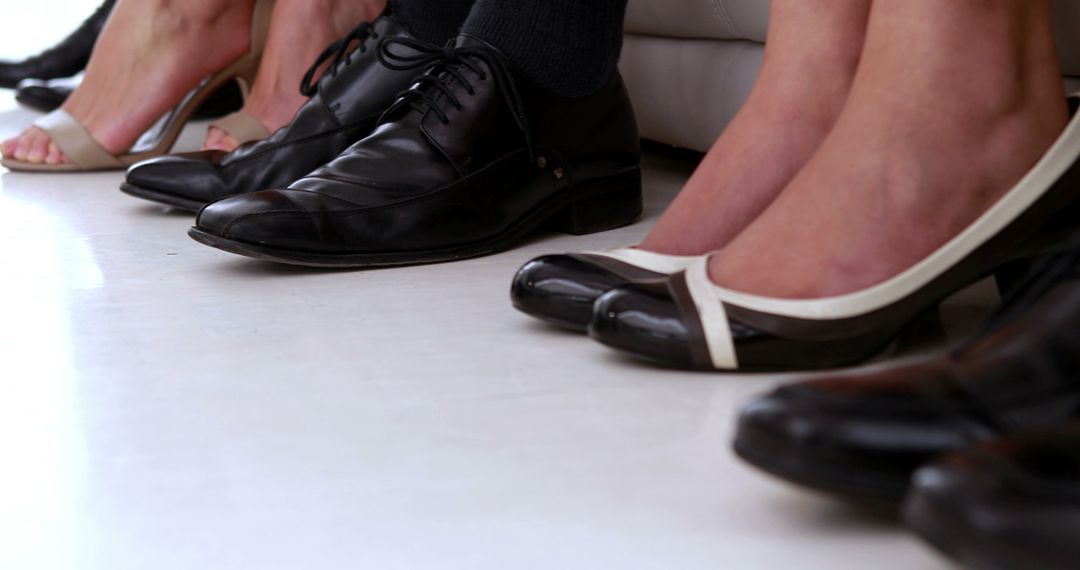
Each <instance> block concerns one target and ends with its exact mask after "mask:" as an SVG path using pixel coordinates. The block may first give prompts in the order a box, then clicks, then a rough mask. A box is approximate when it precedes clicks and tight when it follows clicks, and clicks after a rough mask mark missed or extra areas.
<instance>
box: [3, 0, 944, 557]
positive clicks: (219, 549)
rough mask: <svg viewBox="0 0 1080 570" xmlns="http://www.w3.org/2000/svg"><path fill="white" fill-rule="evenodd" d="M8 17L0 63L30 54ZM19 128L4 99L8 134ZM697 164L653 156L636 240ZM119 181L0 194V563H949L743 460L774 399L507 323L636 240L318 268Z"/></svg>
mask: <svg viewBox="0 0 1080 570" xmlns="http://www.w3.org/2000/svg"><path fill="white" fill-rule="evenodd" d="M3 4H7V2H4V3H3ZM39 4H43V5H49V6H52V7H53V8H54V9H57V7H63V6H79V7H80V8H79V9H82V10H85V7H86V6H88V5H90V6H92V5H93V2H89V1H78V2H76V1H70V2H59V1H47V0H42V2H40V3H39ZM26 13H27V17H28V18H31V19H32V20H34V21H35V22H38V23H39V24H40V23H41V22H43V21H45V19H44V17H43V14H47V13H48V10H47V9H46V8H44V7H41V8H33V9H28V10H27V11H26ZM13 14H14V12H13V11H11V10H8V11H5V15H4V18H3V21H4V23H3V26H4V29H5V30H7V31H9V32H10V34H9V35H8V36H5V37H3V39H2V43H0V56H6V55H18V54H19V53H23V52H26V51H32V49H31V48H34V47H38V46H40V45H45V44H47V40H48V39H49V38H39V37H36V36H34V35H32V34H28V33H27V32H25V31H24V32H22V35H20V34H19V32H18V30H19V29H20V28H19V27H17V26H14V25H13V24H12V22H13V21H14V20H15V19H16V18H15V16H14V15H13ZM78 19H79V18H78V17H73V18H68V19H67V20H66V21H67V22H68V23H69V24H70V22H72V21H77V20H78ZM20 38H21V40H20ZM17 40H18V41H17ZM32 119H33V115H32V114H30V113H28V112H25V111H22V110H19V109H17V108H16V107H15V105H14V103H13V101H12V100H11V96H10V94H9V93H7V92H0V135H4V136H6V135H9V134H12V133H14V132H16V131H18V130H19V129H20V128H21V127H23V126H25V125H26V124H28V123H29V122H30V121H31V120H32ZM691 166H692V165H690V164H687V163H684V162H679V161H673V160H671V159H661V158H656V157H652V158H650V165H649V169H648V175H647V184H648V189H649V206H650V207H649V216H648V218H649V219H654V218H655V216H656V215H657V214H658V211H659V210H660V209H661V208H662V207H663V204H664V203H665V202H666V201H667V200H668V199H670V197H671V196H672V195H673V193H674V192H675V191H676V190H677V189H678V187H679V185H680V183H681V181H682V180H683V179H684V177H685V176H686V174H687V173H688V171H689V168H690V167H691ZM120 179H121V175H120V174H93V175H20V174H12V173H4V174H2V175H0V260H2V262H3V263H2V267H3V269H2V278H0V283H2V287H3V289H2V291H3V294H2V295H0V318H2V319H3V324H4V326H3V327H2V328H0V386H2V392H0V457H2V458H3V464H2V465H3V466H2V468H0V569H4V570H8V569H10V570H39V569H40V570H45V569H48V570H54V569H56V570H60V569H64V570H68V569H71V570H76V569H77V570H91V569H92V570H99V569H100V570H106V569H107V570H136V569H138V570H143V569H147V568H154V569H156V570H173V569H175V570H191V569H201V570H219V569H220V570H235V569H242V568H259V569H263V570H277V569H296V568H318V569H321V570H331V569H356V568H371V569H379V570H392V569H470V570H481V569H482V570H489V569H490V570H507V569H515V570H518V569H566V570H569V569H582V570H595V569H606V568H611V569H620V570H634V569H654V568H655V569H685V570H691V569H703V570H704V569H709V570H715V569H776V568H787V567H791V568H799V569H801V570H815V569H820V570H826V569H828V570H835V569H838V568H841V569H849V568H850V569H865V568H874V569H875V570H894V569H895V570H940V569H942V568H946V567H947V566H946V565H945V563H944V562H941V561H940V560H939V559H938V558H937V557H936V556H935V555H933V554H932V553H930V552H929V551H927V550H925V549H924V548H923V547H922V546H921V545H920V544H919V543H918V542H917V541H915V540H914V539H912V538H910V537H909V536H908V535H906V534H905V533H904V531H903V530H902V529H901V528H900V527H898V526H896V525H895V524H894V523H891V522H889V521H887V520H883V519H880V518H876V517H874V516H871V515H866V514H862V513H859V512H858V511H853V510H850V509H848V508H845V507H843V506H841V505H838V504H835V503H832V502H830V501H828V500H824V499H821V498H817V497H813V496H808V495H804V494H802V493H800V492H798V491H796V490H793V489H790V488H788V487H786V486H783V485H780V484H778V483H775V482H773V481H771V480H769V479H766V478H764V477H761V476H758V475H757V474H756V473H755V472H753V471H751V470H750V469H748V468H746V467H743V466H742V465H741V464H739V463H738V462H737V461H736V459H735V458H734V457H733V456H732V454H731V453H730V452H729V450H728V445H729V438H730V437H731V432H732V423H733V418H734V415H735V413H736V410H737V407H738V405H739V403H740V402H741V401H743V400H744V399H745V398H747V397H749V396H750V395H752V394H754V393H756V392H758V391H761V390H765V389H767V388H769V387H770V386H772V385H773V384H774V383H775V382H776V381H777V379H776V378H763V377H735V376H728V377H725V376H711V375H697V374H682V373H672V372H667V371H663V370H659V369H654V368H649V367H643V366H640V365H638V364H636V363H634V362H629V361H626V360H623V359H620V358H617V357H615V356H613V355H612V354H610V353H609V352H607V351H606V350H604V349H602V348H600V347H598V346H594V345H593V344H592V343H590V342H589V341H587V340H585V339H583V338H579V337H576V336H573V335H568V334H564V333H560V332H557V331H553V330H550V329H548V328H545V327H543V326H539V325H537V324H534V323H532V322H530V321H529V320H528V319H527V318H525V317H523V316H521V315H518V314H516V313H515V312H514V311H513V310H512V309H511V307H510V305H509V303H508V302H507V298H506V297H507V289H508V283H509V278H510V276H511V274H512V273H513V271H514V270H515V269H516V268H517V267H518V266H519V265H520V264H521V263H523V262H524V261H526V260H528V259H529V258H531V257H533V256H535V255H538V254H541V253H545V252H552V251H564V250H578V249H586V248H598V247H609V246H610V247H614V246H619V245H624V244H627V243H631V242H634V241H635V240H636V239H638V238H639V237H640V236H641V235H642V234H643V233H644V232H645V231H646V228H647V227H648V220H646V221H645V222H643V223H641V224H638V225H636V226H634V227H630V228H626V229H623V230H619V231H616V232H611V233H608V234H603V235H599V236H592V237H585V238H571V237H566V236H545V237H543V238H541V239H538V240H536V241H534V242H532V243H530V244H528V245H526V246H525V247H523V248H522V249H519V250H517V251H513V252H510V253H506V254H504V255H500V256H496V257H492V258H487V259H481V260H475V261H469V262H464V263H458V264H454V265H443V266H434V267H422V268H412V269H401V270H393V271H377V272H368V273H325V272H321V273H320V272H310V271H301V270H294V269H287V268H279V267H274V266H270V265H265V264H260V263H255V262H250V261H247V260H245V259H240V258H234V257H230V256H228V255H226V254H223V253H219V252H217V251H213V250H210V249H207V248H205V247H203V246H200V245H198V244H196V243H195V242H193V241H191V240H189V239H188V238H187V237H186V236H185V233H184V232H185V230H186V229H187V227H188V226H189V224H190V221H191V219H190V217H189V216H185V215H180V214H176V213H170V212H167V211H164V210H162V209H159V208H156V207H153V206H150V205H147V204H143V203H140V202H139V201H137V200H134V199H132V198H129V197H126V196H124V195H122V194H120V193H119V192H118V191H117V185H118V183H119V181H120Z"/></svg>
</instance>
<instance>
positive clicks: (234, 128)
mask: <svg viewBox="0 0 1080 570" xmlns="http://www.w3.org/2000/svg"><path fill="white" fill-rule="evenodd" d="M210 126H211V127H215V128H218V129H221V130H223V131H225V132H226V133H229V135H230V136H232V138H233V140H235V141H236V143H237V144H244V143H249V142H255V141H261V140H263V139H265V138H268V137H269V136H270V132H269V131H267V130H266V127H265V126H263V124H262V122H261V121H259V120H258V119H256V118H255V117H254V116H252V115H251V114H249V113H245V112H244V111H237V112H235V113H233V114H231V115H229V116H227V117H223V118H221V119H218V120H217V121H214V122H213V123H211V124H210Z"/></svg>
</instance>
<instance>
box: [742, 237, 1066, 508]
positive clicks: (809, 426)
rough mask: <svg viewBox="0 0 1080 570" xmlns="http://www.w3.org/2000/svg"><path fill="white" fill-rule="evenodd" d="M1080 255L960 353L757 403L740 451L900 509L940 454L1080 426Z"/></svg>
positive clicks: (790, 473)
mask: <svg viewBox="0 0 1080 570" xmlns="http://www.w3.org/2000/svg"><path fill="white" fill-rule="evenodd" d="M1075 257H1076V256H1075V255H1072V254H1068V255H1063V256H1060V257H1058V258H1054V259H1052V260H1051V261H1050V262H1048V266H1047V267H1046V268H1044V269H1042V270H1040V271H1037V272H1036V273H1034V274H1033V275H1034V277H1033V278H1032V281H1033V283H1034V284H1033V285H1032V286H1030V287H1027V288H1026V293H1024V294H1023V295H1020V296H1019V297H1018V299H1017V300H1015V301H1013V302H1012V303H1010V304H1009V305H1008V308H1007V309H1006V310H1005V312H1004V314H1003V316H1002V319H1003V320H1004V321H1005V323H1004V324H1001V325H998V326H996V327H995V328H993V329H992V330H991V331H990V332H988V333H986V334H984V335H983V336H981V337H980V338H978V339H977V340H975V341H973V342H971V343H969V344H968V345H965V346H963V347H961V348H959V349H957V350H954V351H952V352H950V353H947V354H945V355H943V356H939V357H935V358H930V359H927V360H923V361H919V362H913V363H908V364H901V365H894V366H891V367H888V368H883V369H879V370H876V371H869V372H865V373H861V374H849V375H842V376H836V377H824V378H820V379H815V380H810V381H807V382H803V383H800V384H795V385H792V386H787V387H783V388H780V389H779V390H777V391H775V392H773V393H772V394H770V395H768V396H766V397H764V398H761V399H758V400H756V401H753V402H751V403H750V404H749V405H747V406H746V408H745V409H744V411H743V413H742V416H741V418H740V420H739V428H738V432H737V436H736V440H735V450H736V452H737V453H738V454H739V455H740V456H741V457H742V458H743V459H745V460H747V461H748V462H750V463H751V464H753V465H755V466H757V467H759V468H761V469H763V470H764V471H766V472H769V473H771V474H773V475H776V476H778V477H781V478H783V479H786V480H788V481H791V482H794V483H797V484H800V485H804V486H807V487H811V488H814V489H818V490H823V491H826V492H829V493H834V494H838V495H841V496H844V497H848V498H854V499H864V500H868V501H874V502H878V503H885V504H891V505H895V504H896V503H897V502H898V501H899V500H900V499H901V498H902V497H903V496H904V494H905V492H906V491H907V488H908V483H909V481H910V478H911V474H912V472H914V471H915V470H916V469H917V468H918V467H920V466H922V465H923V464H924V463H926V462H927V461H928V460H930V459H932V458H933V457H935V456H937V455H940V454H943V453H947V452H952V451H956V450H960V449H964V448H966V447H968V446H970V445H971V444H973V443H975V442H979V441H983V440H988V439H995V438H998V437H1001V436H1005V435H1015V434H1021V433H1025V432H1032V431H1039V430H1043V429H1048V428H1052V427H1055V426H1058V425H1061V424H1063V423H1067V422H1070V421H1073V420H1077V419H1080V276H1078V275H1077V273H1076V266H1077V264H1076V260H1075Z"/></svg>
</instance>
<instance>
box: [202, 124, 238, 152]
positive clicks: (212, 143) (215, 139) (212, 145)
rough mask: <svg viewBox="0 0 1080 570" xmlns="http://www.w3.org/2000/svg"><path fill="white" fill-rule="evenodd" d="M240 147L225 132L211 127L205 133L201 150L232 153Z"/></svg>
mask: <svg viewBox="0 0 1080 570" xmlns="http://www.w3.org/2000/svg"><path fill="white" fill-rule="evenodd" d="M238 146H240V145H238V144H236V139H234V138H232V136H231V135H229V134H228V133H226V132H225V131H223V130H221V129H218V128H216V127H211V128H210V130H209V131H207V133H206V142H205V143H203V150H222V151H225V152H232V151H234V150H236V147H238Z"/></svg>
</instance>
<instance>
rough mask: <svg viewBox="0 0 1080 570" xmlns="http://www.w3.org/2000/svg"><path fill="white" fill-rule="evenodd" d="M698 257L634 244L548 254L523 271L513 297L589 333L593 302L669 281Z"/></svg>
mask: <svg viewBox="0 0 1080 570" xmlns="http://www.w3.org/2000/svg"><path fill="white" fill-rule="evenodd" d="M695 259H697V258H696V257H691V256H677V255H664V254H660V253H654V252H650V251H645V250H641V249H636V248H629V247H628V248H620V249H614V250H610V251H590V252H583V253H568V254H565V255H547V256H544V257H540V258H537V259H534V260H532V261H530V262H528V263H526V264H525V265H524V266H523V267H522V268H521V269H520V270H518V272H517V274H516V275H514V280H513V283H512V285H511V288H510V299H511V302H513V304H514V307H515V308H517V309H518V310H519V311H521V312H523V313H525V314H526V315H529V316H531V317H535V318H538V319H540V320H542V321H545V322H547V323H550V324H553V325H556V326H559V327H563V328H567V329H570V330H573V331H577V332H585V331H586V330H587V329H588V326H589V321H590V320H592V311H593V304H594V303H595V302H596V300H597V299H599V298H600V297H601V296H603V295H604V294H606V293H608V292H609V291H611V290H612V289H615V288H616V287H620V286H623V285H627V284H629V283H632V282H635V281H655V280H658V279H665V278H667V277H669V276H670V275H672V274H674V273H677V272H679V271H682V270H684V269H686V267H687V266H688V265H690V263H691V262H692V261H693V260H695Z"/></svg>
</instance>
